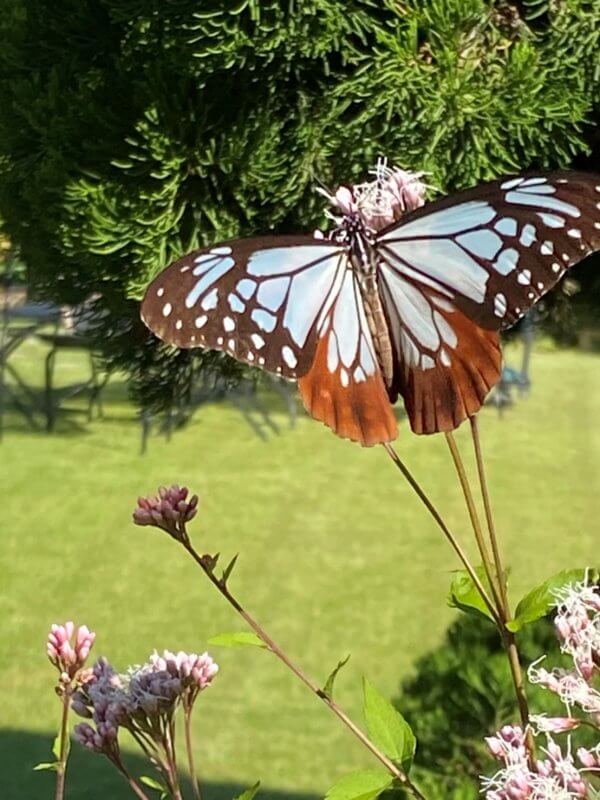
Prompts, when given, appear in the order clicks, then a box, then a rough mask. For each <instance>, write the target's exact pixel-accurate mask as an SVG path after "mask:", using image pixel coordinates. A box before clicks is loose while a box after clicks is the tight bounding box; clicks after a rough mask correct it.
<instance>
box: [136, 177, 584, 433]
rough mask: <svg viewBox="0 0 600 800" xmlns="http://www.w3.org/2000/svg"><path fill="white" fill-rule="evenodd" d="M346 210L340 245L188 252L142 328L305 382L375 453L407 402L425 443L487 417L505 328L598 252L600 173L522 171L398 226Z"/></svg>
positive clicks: (332, 423)
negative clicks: (477, 416) (396, 408)
mask: <svg viewBox="0 0 600 800" xmlns="http://www.w3.org/2000/svg"><path fill="white" fill-rule="evenodd" d="M390 181H392V178H390ZM378 182H379V183H378V184H377V185H376V186H375V190H376V196H377V197H378V195H377V192H379V191H380V188H381V187H380V183H381V181H380V179H379V178H378ZM383 188H384V189H385V185H384V187H383ZM396 188H397V187H396V186H395V185H394V186H392V189H394V190H395V189H396ZM344 191H345V193H346V194H345V198H347V197H348V196H350V198H351V199H352V195H351V191H350V190H349V189H345V190H344ZM336 196H337V195H336ZM340 205H342V204H340ZM376 210H377V211H378V213H379V206H377V208H376ZM342 211H343V212H344V213H343V214H342V216H341V217H339V218H337V220H336V222H337V225H336V227H335V229H334V230H333V231H332V232H331V233H330V234H329V236H328V237H327V238H321V239H317V238H315V237H311V236H282V237H275V236H267V237H256V238H253V239H241V240H237V241H232V242H225V243H223V244H220V245H216V246H214V247H209V248H203V249H201V250H198V251H195V252H193V253H190V254H188V255H187V256H184V257H183V258H181V259H179V260H178V261H176V262H175V263H174V264H172V265H171V266H169V267H168V268H167V269H166V270H165V271H164V272H163V273H161V274H160V275H159V276H158V277H157V278H156V279H155V280H154V281H153V282H152V284H151V285H150V286H149V287H148V290H147V292H146V296H145V298H144V301H143V304H142V318H143V319H144V321H145V322H146V324H147V325H148V327H150V328H151V329H152V330H153V331H154V332H155V333H156V334H157V335H158V336H159V337H160V338H162V339H164V340H165V341H166V342H169V343H171V344H174V345H177V346H179V347H206V348H212V349H220V350H224V351H225V352H227V353H229V354H230V355H231V356H233V357H235V358H237V359H239V360H242V361H245V362H247V363H248V364H252V365H254V366H259V367H261V368H263V369H266V370H269V371H271V372H274V373H276V374H279V375H281V376H283V377H285V378H289V379H293V380H297V381H298V385H299V389H300V393H301V396H302V398H303V401H304V404H305V406H306V408H307V410H308V411H309V413H310V414H311V415H312V416H313V417H315V418H316V419H318V420H321V421H323V422H324V423H325V424H327V425H328V426H329V427H331V428H332V429H333V430H334V431H335V432H336V433H337V434H338V435H340V436H343V437H346V438H350V439H352V440H355V441H358V442H360V443H361V444H364V445H371V444H376V443H379V442H385V441H390V440H392V439H393V438H395V437H396V435H397V427H396V419H395V416H394V413H393V410H392V407H391V403H393V402H394V401H395V400H396V398H397V396H398V395H400V396H402V398H403V400H404V405H405V407H406V410H407V413H408V416H409V419H410V423H411V426H412V428H413V430H414V431H415V432H417V433H434V432H437V431H445V430H452V429H453V428H455V427H457V426H458V425H459V424H460V423H461V422H462V421H463V420H464V419H466V418H467V417H469V416H471V415H473V414H474V413H476V412H477V410H478V409H479V408H480V406H481V404H482V403H483V401H484V399H485V397H486V395H487V393H488V392H489V390H490V389H491V387H492V386H493V385H494V384H495V383H496V382H497V381H498V379H499V377H500V371H501V355H500V347H499V331H500V330H501V329H502V328H505V327H508V326H509V325H511V324H513V323H514V322H515V321H516V320H517V319H519V318H520V317H521V316H523V314H525V313H526V311H527V310H528V309H529V308H530V307H531V306H532V305H533V304H534V303H535V302H537V300H538V299H539V298H540V297H541V296H543V294H545V292H546V291H548V290H549V289H550V288H551V287H552V286H553V285H554V284H555V283H556V282H557V281H558V280H559V278H560V277H561V276H562V275H563V274H564V272H565V270H566V269H567V268H569V267H570V266H572V265H573V264H575V263H577V262H578V261H580V260H581V259H582V258H584V257H585V256H586V255H587V254H588V253H591V252H593V251H594V250H598V249H600V176H594V175H588V174H584V173H570V172H555V173H548V174H540V175H533V176H526V175H521V176H510V177H508V178H505V179H502V180H499V181H493V182H491V183H488V184H483V185H481V186H478V187H475V188H474V189H469V190H466V191H464V192H461V193H459V194H457V195H454V196H452V197H447V198H443V199H441V200H439V201H436V202H433V203H429V204H427V205H424V206H423V207H422V208H419V209H417V210H415V211H413V212H412V213H409V214H406V215H405V216H402V217H401V218H400V219H398V220H396V221H392V222H390V223H389V224H382V221H381V220H382V219H386V214H385V213H384V214H383V215H382V216H381V217H376V218H374V219H373V217H372V216H371V217H369V216H368V215H366V214H365V213H364V209H363V210H361V207H360V204H357V203H354V202H352V203H350V201H346V199H345V200H344V203H343V208H342ZM384 211H385V209H384ZM386 213H387V212H386ZM388 216H389V215H388ZM393 217H394V215H392V219H393Z"/></svg>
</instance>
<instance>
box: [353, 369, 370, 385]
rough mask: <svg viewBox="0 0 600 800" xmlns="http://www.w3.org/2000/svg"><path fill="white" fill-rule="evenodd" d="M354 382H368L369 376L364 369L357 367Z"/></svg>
mask: <svg viewBox="0 0 600 800" xmlns="http://www.w3.org/2000/svg"><path fill="white" fill-rule="evenodd" d="M354 380H355V381H356V382H357V383H362V382H363V381H366V380H367V376H366V375H365V373H364V371H363V368H362V367H357V368H356V369H355V370H354Z"/></svg>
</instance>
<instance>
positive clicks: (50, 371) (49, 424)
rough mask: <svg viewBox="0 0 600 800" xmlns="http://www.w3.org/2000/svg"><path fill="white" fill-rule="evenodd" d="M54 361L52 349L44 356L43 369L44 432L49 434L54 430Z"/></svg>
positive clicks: (54, 354)
mask: <svg viewBox="0 0 600 800" xmlns="http://www.w3.org/2000/svg"><path fill="white" fill-rule="evenodd" d="M55 360H56V349H55V348H54V347H53V348H52V349H51V350H50V352H49V353H48V355H47V356H46V368H45V379H46V385H45V400H46V408H45V412H46V431H47V432H48V433H51V432H52V431H53V430H54V423H55V421H56V409H55V408H54V389H53V385H52V382H53V379H54V362H55Z"/></svg>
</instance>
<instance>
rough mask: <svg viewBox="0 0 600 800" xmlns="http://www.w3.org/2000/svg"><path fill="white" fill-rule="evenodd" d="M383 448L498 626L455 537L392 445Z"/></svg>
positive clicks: (495, 617)
mask: <svg viewBox="0 0 600 800" xmlns="http://www.w3.org/2000/svg"><path fill="white" fill-rule="evenodd" d="M383 446H384V447H385V449H386V452H387V453H388V455H389V456H390V458H391V459H392V461H393V462H394V464H395V465H396V467H397V468H398V469H399V470H400V472H401V473H402V475H403V476H404V477H405V478H406V480H407V481H408V483H409V485H410V487H411V488H412V489H413V490H414V491H415V492H416V494H417V496H418V498H419V500H421V502H422V503H423V505H424V506H425V508H426V509H427V510H428V511H429V513H430V514H431V516H432V517H433V519H434V520H435V521H436V523H437V525H438V526H439V528H440V529H441V531H442V533H443V534H444V536H445V537H446V539H447V540H448V542H449V543H450V546H451V547H452V549H453V550H454V552H455V553H456V555H457V556H458V557H459V559H460V560H461V562H462V564H463V565H464V567H465V569H466V570H467V572H468V574H469V576H470V578H471V580H472V581H473V583H474V585H475V586H476V587H477V590H478V591H479V594H480V595H481V597H482V598H483V601H484V603H485V604H486V606H487V608H488V611H489V612H490V614H491V615H492V617H493V619H494V620H495V621H496V623H497V624H498V625H500V623H501V620H500V618H499V616H498V612H497V610H496V607H495V606H494V603H493V602H492V600H491V598H490V596H489V594H488V593H487V591H486V590H485V587H484V586H483V584H482V582H481V580H480V578H479V575H478V574H477V572H476V571H475V568H474V567H473V565H472V564H471V562H470V561H469V557H468V556H467V554H466V553H465V551H464V550H463V549H462V547H461V546H460V544H459V542H458V540H457V538H456V536H455V535H454V534H453V533H452V531H451V530H450V528H449V527H448V526H447V525H446V523H445V522H444V520H443V518H442V516H441V514H440V513H439V511H438V510H437V508H436V507H435V506H434V505H433V503H432V502H431V500H430V499H429V497H428V496H427V495H426V493H425V491H424V489H422V488H421V486H420V484H419V483H418V482H417V480H416V479H415V477H414V476H413V474H412V473H411V472H410V470H409V469H408V467H407V466H406V464H405V463H404V462H403V461H402V459H401V458H400V457H399V455H398V454H397V453H396V451H395V450H394V448H393V447H392V445H391V444H388V443H386V444H384V445H383Z"/></svg>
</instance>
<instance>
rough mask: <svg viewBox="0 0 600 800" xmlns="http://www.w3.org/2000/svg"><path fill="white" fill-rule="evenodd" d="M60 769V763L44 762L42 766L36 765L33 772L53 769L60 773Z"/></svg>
mask: <svg viewBox="0 0 600 800" xmlns="http://www.w3.org/2000/svg"><path fill="white" fill-rule="evenodd" d="M59 767H60V764H59V763H58V761H43V762H42V763H41V764H36V765H35V767H34V768H33V771H34V772H39V771H41V770H43V769H51V770H54V772H58V769H59Z"/></svg>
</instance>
